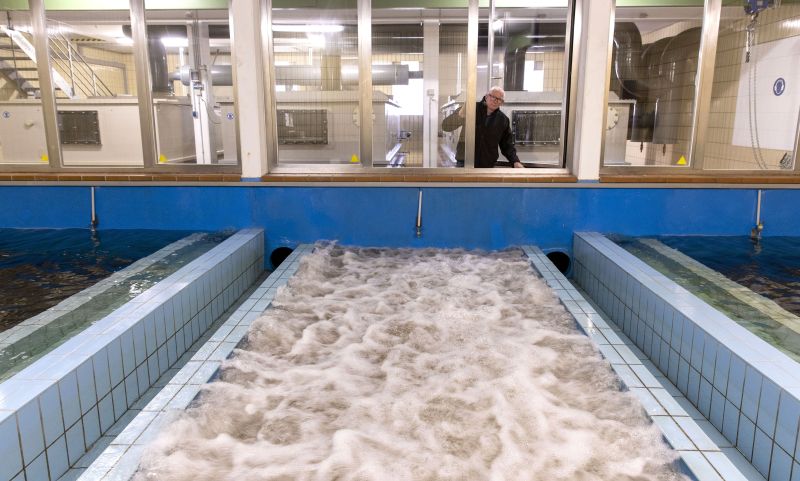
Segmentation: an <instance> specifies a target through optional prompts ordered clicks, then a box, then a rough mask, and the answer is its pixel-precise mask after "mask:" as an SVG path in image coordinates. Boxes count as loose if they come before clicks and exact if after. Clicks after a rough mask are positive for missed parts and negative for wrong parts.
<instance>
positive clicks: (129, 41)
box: [114, 37, 133, 47]
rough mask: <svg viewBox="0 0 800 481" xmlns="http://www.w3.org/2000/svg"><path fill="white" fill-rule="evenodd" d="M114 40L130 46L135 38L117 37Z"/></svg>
mask: <svg viewBox="0 0 800 481" xmlns="http://www.w3.org/2000/svg"><path fill="white" fill-rule="evenodd" d="M114 40H116V42H117V43H118V44H120V45H125V46H126V47H130V46H131V45H133V39H132V38H130V37H115V38H114Z"/></svg>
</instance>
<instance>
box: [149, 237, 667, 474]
mask: <svg viewBox="0 0 800 481" xmlns="http://www.w3.org/2000/svg"><path fill="white" fill-rule="evenodd" d="M674 460H675V454H674V452H673V451H671V450H670V449H669V448H668V447H667V446H666V445H665V444H664V442H663V441H662V438H661V435H660V434H659V432H658V430H657V428H655V427H654V426H653V425H652V424H650V423H649V422H648V420H647V417H646V415H645V414H644V412H643V411H642V408H641V407H640V406H639V404H638V403H637V401H636V400H635V399H634V398H633V396H632V395H630V394H628V393H624V392H621V391H620V389H619V382H618V380H617V378H616V377H615V375H614V374H613V372H612V371H611V369H610V367H609V366H608V364H607V363H606V362H605V361H603V360H602V358H601V357H600V355H599V354H598V352H597V351H596V349H595V348H594V347H593V346H592V344H591V342H590V341H589V340H588V339H587V338H586V337H585V336H584V335H582V334H580V333H579V332H578V331H577V330H576V329H575V327H574V321H573V320H572V318H571V317H570V316H569V314H568V313H567V312H566V311H565V310H564V308H563V307H562V306H561V305H560V304H559V302H558V300H557V299H556V298H555V297H554V295H553V294H552V293H551V292H550V291H549V289H548V288H547V287H546V285H545V284H544V282H543V281H542V280H541V279H540V278H539V277H538V276H536V274H535V273H534V272H533V270H532V269H531V268H530V266H529V265H528V263H527V261H526V260H525V258H523V257H522V255H521V253H520V252H519V251H508V252H502V253H492V254H486V253H476V252H466V251H458V250H448V251H444V250H376V249H349V248H341V247H337V246H318V248H317V249H316V251H315V252H314V253H313V254H310V255H307V256H306V257H305V258H304V260H303V261H302V263H301V265H300V269H299V270H298V272H297V274H295V275H294V277H293V278H292V279H291V280H290V281H289V283H288V284H287V286H286V287H283V288H281V289H280V290H279V291H278V294H277V296H276V298H275V301H274V302H273V306H272V308H270V309H268V310H267V311H266V312H264V314H263V315H262V316H261V317H260V318H259V319H258V320H256V321H255V322H254V323H253V325H252V327H251V330H250V332H249V335H248V338H247V341H246V343H245V344H244V345H243V346H242V349H240V350H237V351H236V353H235V355H234V356H233V357H232V358H231V359H229V360H228V361H227V362H226V363H225V364H224V365H223V371H222V374H221V379H219V380H217V381H216V382H213V383H211V384H209V385H207V386H206V387H205V389H204V391H203V392H202V395H201V397H200V400H199V402H198V403H197V404H196V405H195V406H194V407H193V408H191V409H190V410H188V411H187V412H186V413H185V414H184V415H182V417H180V418H179V419H178V420H177V421H176V422H174V423H173V424H172V425H171V426H170V427H169V428H168V429H167V430H166V432H164V433H162V434H161V435H160V436H159V437H158V438H157V439H156V440H155V441H154V442H153V443H152V444H151V445H150V446H149V447H148V448H147V450H146V452H145V456H144V458H143V461H142V464H141V466H140V471H139V472H138V473H137V479H139V480H187V481H188V480H193V481H194V480H215V481H217V480H237V481H238V480H242V481H251V480H252V481H255V480H273V481H278V480H281V481H288V480H315V481H317V480H318V481H321V480H331V481H332V480H338V481H345V480H352V481H367V480H370V481H372V480H374V481H380V480H415V481H416V480H430V481H433V480H437V481H449V480H453V481H455V480H460V481H461V480H509V481H510V480H542V481H545V480H547V481H551V480H614V481H624V480H636V481H645V480H673V479H682V477H681V476H680V475H679V474H677V473H675V472H674V471H673V469H672V466H673V461H674Z"/></svg>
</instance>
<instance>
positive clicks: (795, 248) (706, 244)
mask: <svg viewBox="0 0 800 481" xmlns="http://www.w3.org/2000/svg"><path fill="white" fill-rule="evenodd" d="M613 240H614V241H615V242H617V244H619V245H620V246H621V247H623V248H624V249H625V250H627V251H629V252H630V253H632V254H633V255H635V256H636V257H638V258H640V259H642V260H643V261H645V262H646V263H647V264H649V265H650V266H651V267H653V268H654V269H656V270H657V271H659V272H661V273H662V274H664V275H665V276H667V277H668V278H670V279H672V280H673V281H675V282H676V283H677V284H678V285H680V286H682V287H684V288H685V289H687V290H688V291H689V292H691V293H692V294H694V295H695V296H697V297H699V298H700V299H702V300H703V301H705V302H706V303H708V304H709V305H711V306H712V307H714V308H715V309H717V310H719V311H721V312H723V313H724V314H725V315H727V316H728V317H730V318H731V319H733V320H734V321H736V322H737V323H738V324H741V325H742V326H744V327H745V328H747V329H748V330H750V331H751V332H753V333H754V334H756V335H757V336H759V337H761V338H762V339H764V340H765V341H767V342H769V343H770V344H772V345H773V346H775V347H777V348H778V349H780V350H781V351H783V352H784V353H785V354H787V355H788V356H789V357H791V358H793V359H794V360H796V361H799V362H800V319H798V317H797V316H798V315H800V238H796V237H768V238H764V239H762V240H761V241H760V242H755V241H753V240H751V239H750V238H749V237H745V236H734V237H694V236H691V237H689V236H686V237H657V238H653V239H632V238H624V237H614V238H613ZM676 251H677V252H676ZM685 256H688V257H685ZM696 262H699V263H700V264H702V265H701V266H699V267H696V266H695V263H696ZM708 269H711V271H709V270H708ZM714 271H716V272H714ZM717 273H719V274H717ZM715 275H717V276H719V278H716V277H715ZM722 276H724V277H725V278H727V279H728V280H730V281H733V282H735V283H737V284H740V285H741V286H745V287H747V288H749V289H750V290H752V291H753V292H755V293H757V294H759V295H761V296H764V297H765V298H767V299H770V300H772V301H774V302H775V303H777V305H778V306H780V308H779V307H777V306H775V305H774V304H770V303H768V302H763V299H759V298H758V296H755V295H752V293H750V292H744V291H743V290H742V289H741V287H739V288H738V289H737V286H735V285H732V284H730V283H729V282H726V281H725V279H723V278H722ZM748 294H749V295H748ZM781 308H783V309H781ZM784 309H785V310H784ZM787 311H788V312H787Z"/></svg>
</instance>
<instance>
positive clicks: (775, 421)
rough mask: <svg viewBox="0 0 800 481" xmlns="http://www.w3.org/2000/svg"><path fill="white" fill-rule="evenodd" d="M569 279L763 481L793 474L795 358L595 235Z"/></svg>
mask: <svg viewBox="0 0 800 481" xmlns="http://www.w3.org/2000/svg"><path fill="white" fill-rule="evenodd" d="M574 255H575V265H574V274H573V275H574V278H575V280H576V281H577V283H578V284H579V285H580V286H581V288H583V289H584V290H585V291H586V292H587V293H588V294H589V295H590V296H591V297H592V298H593V299H594V301H595V302H596V303H597V304H598V305H599V306H600V307H601V308H602V309H603V311H605V312H606V313H607V314H608V315H609V316H610V317H611V319H612V320H613V321H614V322H615V323H616V324H617V325H618V326H619V328H620V329H622V330H623V331H624V332H625V334H626V335H628V336H629V337H630V338H631V339H632V340H634V341H635V342H636V345H637V346H638V347H639V348H640V349H641V350H642V351H643V352H644V353H645V354H646V355H647V356H648V357H649V359H650V360H651V361H652V362H653V363H654V364H655V365H656V366H657V367H658V369H659V370H660V371H661V372H662V373H663V374H664V375H665V376H666V377H667V378H669V380H670V381H672V383H673V384H674V385H675V386H677V387H678V389H679V390H680V391H681V392H682V393H683V394H684V395H685V396H686V397H687V399H689V400H690V401H691V402H692V404H694V406H695V407H697V409H698V410H699V411H700V412H701V413H702V414H703V416H705V417H706V418H707V419H708V420H709V421H710V422H711V423H712V424H713V425H714V426H715V427H716V428H717V429H718V430H719V431H720V432H722V433H723V434H724V436H725V437H726V438H727V439H728V440H729V441H730V442H731V443H732V444H733V445H734V446H736V448H737V449H738V450H739V451H740V452H741V453H742V454H743V455H744V457H745V458H746V459H747V460H748V461H749V462H751V463H752V465H753V466H754V467H755V468H756V469H757V470H758V471H759V472H760V473H761V474H762V475H763V476H764V477H765V478H767V479H768V480H769V481H792V480H796V479H800V464H798V460H800V445H798V425H799V421H800V369H798V368H799V367H800V365H798V363H796V362H795V361H793V360H792V359H790V358H789V357H788V356H786V355H785V354H783V353H782V352H780V351H778V350H777V349H775V348H774V347H772V346H771V345H769V344H768V343H766V342H764V341H763V340H762V339H760V338H758V337H757V336H755V335H754V334H752V333H751V332H749V331H747V330H746V329H745V328H743V327H742V326H740V325H739V324H737V323H735V322H734V321H733V320H731V319H729V318H728V317H727V316H725V315H724V314H722V313H720V312H719V311H717V310H716V309H714V308H712V307H711V306H709V305H708V304H706V303H705V302H703V301H701V300H700V299H698V298H697V297H695V296H694V295H693V294H691V293H689V292H688V291H686V290H685V289H683V288H682V287H680V286H678V285H677V284H675V283H674V282H673V281H671V280H670V279H668V278H667V277H665V276H664V275H662V274H661V273H659V272H657V271H655V270H654V269H653V268H651V267H650V266H648V265H647V264H645V263H644V262H642V261H641V260H639V259H638V258H636V257H634V256H633V255H631V254H630V253H628V252H627V251H625V250H624V249H623V248H621V247H620V246H618V245H616V244H614V243H613V242H612V241H610V240H609V239H607V238H605V237H604V236H602V235H600V234H597V233H576V234H575V236H574Z"/></svg>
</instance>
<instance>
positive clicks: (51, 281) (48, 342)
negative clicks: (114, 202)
mask: <svg viewBox="0 0 800 481" xmlns="http://www.w3.org/2000/svg"><path fill="white" fill-rule="evenodd" d="M56 233H57V234H59V235H56V236H52V235H51V234H50V232H46V235H45V236H44V237H45V238H47V239H55V240H56V242H55V243H54V244H52V245H50V246H49V247H45V248H44V249H42V250H37V251H35V255H34V256H28V257H27V260H29V261H33V262H36V259H39V258H44V257H45V256H50V258H45V259H43V260H41V261H39V262H38V264H37V265H36V266H33V267H31V266H30V265H28V264H23V262H24V260H26V258H25V256H24V255H21V254H17V255H16V256H14V257H13V261H12V260H10V261H9V266H8V268H7V269H2V270H0V276H8V278H9V279H11V280H12V283H15V284H14V289H13V290H19V291H25V290H26V287H27V289H29V290H34V289H39V290H41V292H42V294H41V295H42V296H44V297H46V298H47V299H48V301H47V303H50V302H51V301H52V303H53V304H55V303H57V302H59V301H61V300H62V299H63V297H66V294H67V293H70V294H74V293H76V291H80V290H83V288H85V287H88V286H87V285H86V284H87V283H88V284H91V283H93V282H96V281H97V280H98V277H99V276H100V275H101V274H103V275H104V276H105V275H108V274H110V273H111V272H109V271H108V269H110V268H112V267H113V266H117V265H120V267H121V266H122V265H127V264H130V263H131V262H132V261H134V260H136V259H137V258H139V257H142V256H144V255H148V254H151V253H152V250H151V249H152V248H154V247H156V246H158V245H159V244H164V243H165V240H172V239H173V238H174V237H176V236H178V237H179V236H181V235H183V234H186V233H185V232H175V231H111V233H112V235H110V236H108V237H110V238H111V240H110V241H106V237H107V236H106V235H105V233H103V234H101V238H102V242H100V243H99V244H97V243H96V240H94V241H92V242H91V243H90V244H82V243H81V242H82V241H83V240H85V239H86V237H84V234H85V233H86V231H78V232H68V231H56ZM228 235H229V233H217V234H196V235H192V236H188V237H185V238H184V241H182V243H178V244H176V246H178V245H180V247H179V248H176V249H174V250H171V251H170V252H169V253H168V254H166V255H164V256H163V257H162V258H160V259H159V260H157V261H155V262H152V263H151V264H149V265H148V266H147V267H146V268H145V269H143V270H141V271H139V272H136V273H134V274H131V275H130V276H126V277H122V278H120V279H118V280H116V281H115V282H114V283H113V284H112V285H110V286H108V287H107V288H106V289H104V290H102V292H99V293H97V294H95V295H94V296H93V297H91V298H86V299H80V300H79V302H80V304H79V305H77V306H75V308H74V309H71V310H65V311H63V312H61V311H59V312H58V315H57V316H55V318H54V319H53V320H52V321H50V322H48V323H47V324H46V325H43V326H41V327H38V328H36V329H35V330H33V331H32V332H30V333H28V334H26V335H25V336H24V337H23V338H21V339H19V340H16V341H14V343H13V344H11V345H8V346H4V347H3V348H2V349H0V381H2V380H5V379H7V378H9V377H11V376H12V375H14V374H15V373H17V372H19V371H20V370H22V369H23V368H25V367H26V366H28V365H29V364H31V363H32V362H33V361H35V360H36V359H38V358H40V357H41V356H42V355H44V354H45V353H47V352H50V351H51V350H53V349H55V348H56V347H57V346H59V345H61V344H62V343H64V342H66V341H67V340H68V339H69V338H70V337H72V336H73V335H75V334H77V333H78V332H80V331H82V330H83V329H85V328H86V327H88V326H89V325H91V324H93V323H94V322H96V321H98V320H100V319H102V318H103V317H105V316H106V315H108V314H110V313H111V312H113V311H114V310H115V309H117V308H118V307H120V306H122V305H123V304H125V303H126V302H128V301H129V300H131V299H133V298H134V297H136V296H138V295H139V294H141V293H143V292H144V291H146V290H147V289H149V288H150V287H152V286H153V285H155V284H156V283H157V282H159V281H161V280H163V279H165V278H166V277H167V276H169V275H170V274H172V273H174V272H175V271H177V270H178V269H180V268H181V267H183V266H184V265H186V264H188V263H189V262H191V261H192V260H194V259H196V258H197V257H199V256H200V255H202V254H204V253H205V252H207V251H209V250H210V249H211V248H213V247H214V246H216V245H218V244H219V243H220V242H222V241H223V240H224V239H225V238H227V237H228ZM140 241H141V242H140ZM88 246H91V247H90V248H88V249H87V247H88ZM133 246H136V247H133ZM142 246H150V247H149V248H147V249H146V248H144V247H142ZM145 249H146V250H145ZM8 252H14V251H13V250H11V249H9V250H8ZM20 272H32V273H35V274H36V275H35V276H33V275H32V276H30V277H20V276H19V275H18V274H19V273H20ZM90 273H91V274H90ZM0 279H2V277H0ZM72 281H74V282H75V283H76V284H78V285H79V286H80V288H77V287H76V286H74V285H71V283H70V282H72ZM50 291H57V292H56V293H52V292H50ZM26 292H27V291H26ZM37 292H38V291H34V293H33V294H31V293H27V297H26V298H25V300H26V301H28V300H29V301H31V302H26V303H25V304H24V306H25V307H24V308H20V309H18V310H17V312H36V313H38V311H40V310H41V307H42V306H41V305H40V304H36V303H35V302H33V301H36V300H37V299H39V297H37V295H36V294H37ZM4 295H7V293H4ZM70 301H71V300H70ZM43 304H44V302H43Z"/></svg>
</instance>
